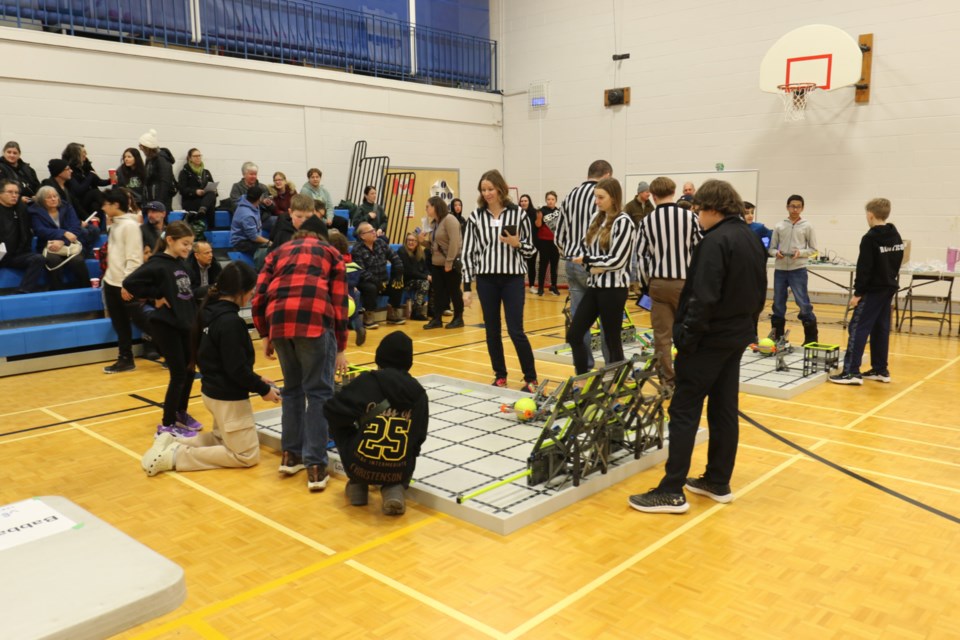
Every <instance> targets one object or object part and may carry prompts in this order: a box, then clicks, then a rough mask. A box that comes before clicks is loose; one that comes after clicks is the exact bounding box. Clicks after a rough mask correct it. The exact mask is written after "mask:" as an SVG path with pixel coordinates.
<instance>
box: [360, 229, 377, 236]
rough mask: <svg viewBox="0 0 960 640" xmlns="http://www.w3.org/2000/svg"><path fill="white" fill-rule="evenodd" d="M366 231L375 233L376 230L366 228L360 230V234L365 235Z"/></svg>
mask: <svg viewBox="0 0 960 640" xmlns="http://www.w3.org/2000/svg"><path fill="white" fill-rule="evenodd" d="M368 233H376V231H374V230H373V229H367V230H366V231H361V232H360V235H361V236H365V235H367V234H368Z"/></svg>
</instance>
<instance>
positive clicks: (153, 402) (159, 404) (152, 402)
mask: <svg viewBox="0 0 960 640" xmlns="http://www.w3.org/2000/svg"><path fill="white" fill-rule="evenodd" d="M129 396H130V397H131V398H133V399H134V400H139V401H140V402H142V403H144V404H149V405H153V406H154V407H162V406H163V403H162V402H157V401H156V400H151V399H150V398H144V397H143V396H140V395H137V394H135V393H131V394H129Z"/></svg>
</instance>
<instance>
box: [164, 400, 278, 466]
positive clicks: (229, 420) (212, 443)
mask: <svg viewBox="0 0 960 640" xmlns="http://www.w3.org/2000/svg"><path fill="white" fill-rule="evenodd" d="M203 404H204V405H206V407H207V409H209V410H210V413H212V414H213V429H212V430H211V431H210V432H201V433H199V434H197V435H196V436H195V437H192V438H177V442H179V443H180V444H182V445H184V446H182V447H178V448H177V459H176V469H177V471H203V470H206V469H223V468H228V467H252V466H253V465H255V464H257V463H258V462H260V441H259V439H258V438H257V427H256V425H255V423H254V421H253V406H252V405H251V404H250V401H249V400H214V399H213V398H210V397H207V396H203Z"/></svg>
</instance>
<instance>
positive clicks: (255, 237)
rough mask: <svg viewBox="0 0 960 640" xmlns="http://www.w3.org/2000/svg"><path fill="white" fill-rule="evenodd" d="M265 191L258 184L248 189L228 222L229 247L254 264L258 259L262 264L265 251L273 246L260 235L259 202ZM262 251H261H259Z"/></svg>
mask: <svg viewBox="0 0 960 640" xmlns="http://www.w3.org/2000/svg"><path fill="white" fill-rule="evenodd" d="M265 193H266V191H265V190H264V189H263V187H261V186H260V185H258V184H255V185H253V186H252V187H250V188H249V189H248V190H247V192H246V194H245V195H242V196H240V199H239V200H238V201H237V210H236V211H234V212H233V220H232V221H231V222H230V246H231V247H233V249H234V250H235V251H239V252H241V253H244V254H246V255H247V256H249V257H250V259H251V260H253V261H254V263H255V264H256V263H257V258H258V256H257V255H256V254H258V252H259V259H260V261H261V264H262V260H263V256H265V255H266V251H267V250H268V249H270V247H272V246H273V243H272V242H270V240H268V239H267V238H264V237H263V236H262V235H260V232H261V231H262V230H263V224H262V223H261V221H260V200H261V199H262V198H263V196H264V194H265ZM261 249H263V251H259V250H261ZM258 266H259V265H258Z"/></svg>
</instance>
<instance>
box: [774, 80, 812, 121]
mask: <svg viewBox="0 0 960 640" xmlns="http://www.w3.org/2000/svg"><path fill="white" fill-rule="evenodd" d="M777 89H779V90H780V98H781V99H782V100H783V119H784V120H786V121H787V122H796V121H797V120H803V119H804V117H805V114H806V107H807V94H808V93H810V92H811V91H816V89H817V85H816V83H814V82H797V83H791V84H780V85H777Z"/></svg>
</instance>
